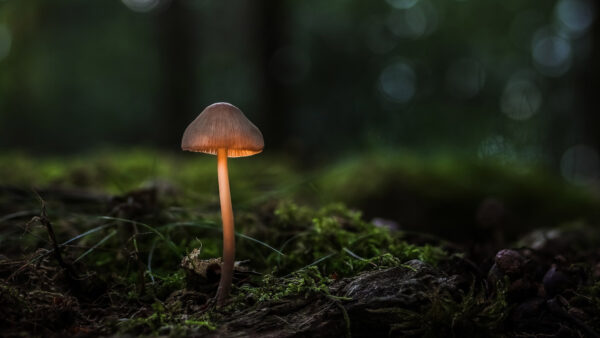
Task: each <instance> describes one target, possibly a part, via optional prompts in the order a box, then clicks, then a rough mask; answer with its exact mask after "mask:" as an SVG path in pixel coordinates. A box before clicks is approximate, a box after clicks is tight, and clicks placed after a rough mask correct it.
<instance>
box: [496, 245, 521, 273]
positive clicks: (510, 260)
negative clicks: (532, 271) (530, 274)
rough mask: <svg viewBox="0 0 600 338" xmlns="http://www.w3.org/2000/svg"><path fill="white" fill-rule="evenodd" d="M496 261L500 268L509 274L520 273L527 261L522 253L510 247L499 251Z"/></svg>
mask: <svg viewBox="0 0 600 338" xmlns="http://www.w3.org/2000/svg"><path fill="white" fill-rule="evenodd" d="M494 261H495V262H496V265H497V266H498V268H499V269H500V270H501V271H502V272H504V273H505V274H507V275H509V276H514V275H517V274H519V273H520V272H521V270H522V268H523V265H524V263H525V259H524V258H523V256H521V254H520V253H518V252H517V251H515V250H510V249H504V250H500V251H498V253H497V254H496V257H495V258H494Z"/></svg>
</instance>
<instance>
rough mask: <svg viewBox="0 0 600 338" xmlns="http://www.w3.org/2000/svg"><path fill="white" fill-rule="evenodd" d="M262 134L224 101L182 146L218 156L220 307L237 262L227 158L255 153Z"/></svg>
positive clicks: (208, 109)
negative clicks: (220, 221) (220, 236)
mask: <svg viewBox="0 0 600 338" xmlns="http://www.w3.org/2000/svg"><path fill="white" fill-rule="evenodd" d="M263 147H264V140H263V136H262V134H261V132H260V130H258V128H256V126H255V125H254V124H252V122H250V121H249V120H248V119H247V118H246V116H244V113H242V111H241V110H239V109H238V108H237V107H235V106H233V105H231V104H229V103H225V102H219V103H214V104H212V105H210V106H208V107H206V108H205V109H204V110H203V111H202V113H200V115H198V117H196V119H195V120H194V121H192V123H190V125H189V126H188V127H187V128H186V129H185V132H184V133H183V138H182V140H181V149H183V150H187V151H194V152H203V153H207V154H212V155H217V170H218V176H219V196H220V200H221V219H222V221H223V268H222V270H221V281H220V282H219V288H218V290H217V306H221V305H223V304H224V302H225V300H226V299H227V297H228V296H229V291H230V290H231V282H232V278H233V265H234V261H235V235H234V228H233V210H232V207H231V195H230V192H229V175H228V172H227V158H228V157H242V156H252V155H254V154H258V153H260V152H261V151H262V150H263Z"/></svg>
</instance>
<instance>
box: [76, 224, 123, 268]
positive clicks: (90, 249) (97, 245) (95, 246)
mask: <svg viewBox="0 0 600 338" xmlns="http://www.w3.org/2000/svg"><path fill="white" fill-rule="evenodd" d="M116 233H117V230H113V231H111V232H110V233H109V234H108V235H106V236H104V238H102V239H101V240H100V242H98V243H96V244H95V245H94V246H93V247H91V248H89V249H88V250H87V251H86V252H84V253H83V254H82V255H81V256H79V257H77V259H76V260H75V261H74V262H73V263H77V262H78V261H79V260H80V259H82V258H83V257H85V256H87V255H88V254H90V253H91V252H92V251H94V250H95V249H96V248H97V247H99V246H100V245H102V243H104V242H106V241H107V240H109V239H110V238H111V237H112V236H114V235H115V234H116Z"/></svg>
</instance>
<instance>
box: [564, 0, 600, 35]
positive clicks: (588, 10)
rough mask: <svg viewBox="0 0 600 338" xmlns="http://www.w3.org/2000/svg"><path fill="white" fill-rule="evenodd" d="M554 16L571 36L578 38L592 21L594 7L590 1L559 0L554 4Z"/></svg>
mask: <svg viewBox="0 0 600 338" xmlns="http://www.w3.org/2000/svg"><path fill="white" fill-rule="evenodd" d="M555 15H556V18H557V20H558V22H559V23H560V25H561V26H562V27H563V28H565V29H566V30H567V31H568V33H569V34H570V35H571V36H573V37H579V36H581V35H583V34H584V33H585V32H587V30H588V29H589V28H590V26H591V25H592V22H593V21H594V6H593V4H592V1H591V0H560V1H559V2H558V3H557V4H556V8H555Z"/></svg>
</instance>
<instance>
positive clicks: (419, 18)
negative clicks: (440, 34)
mask: <svg viewBox="0 0 600 338" xmlns="http://www.w3.org/2000/svg"><path fill="white" fill-rule="evenodd" d="M386 23H387V27H388V28H389V29H390V31H391V32H392V33H394V35H396V36H397V37H400V38H404V39H419V38H421V37H424V36H426V35H429V34H431V33H433V32H434V31H435V29H436V28H437V25H438V13H437V10H436V8H435V6H433V5H432V4H431V3H430V2H428V1H425V0H422V1H420V2H419V3H418V4H416V5H415V6H411V7H409V8H407V9H396V10H393V11H392V12H391V13H390V15H389V16H388V18H387V21H386Z"/></svg>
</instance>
